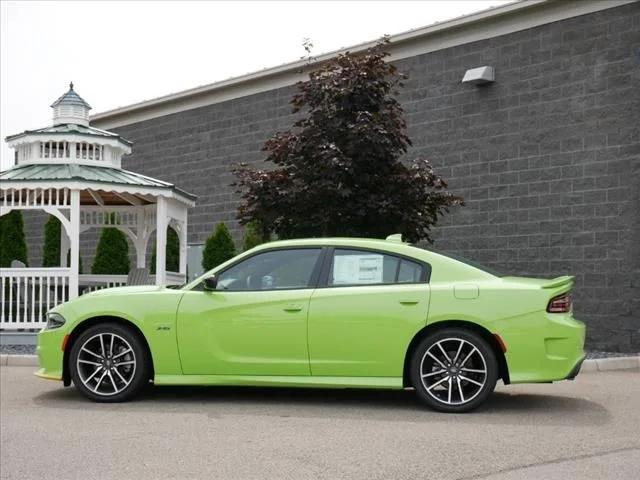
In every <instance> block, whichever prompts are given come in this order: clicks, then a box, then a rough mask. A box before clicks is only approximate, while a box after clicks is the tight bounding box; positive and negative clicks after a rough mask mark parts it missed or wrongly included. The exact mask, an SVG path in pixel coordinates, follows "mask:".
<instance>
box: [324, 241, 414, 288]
mask: <svg viewBox="0 0 640 480" xmlns="http://www.w3.org/2000/svg"><path fill="white" fill-rule="evenodd" d="M422 273H423V266H422V265H421V264H419V263H418V262H412V261H411V260H406V259H404V258H400V257H396V256H394V255H387V254H384V253H378V252H369V251H366V250H351V249H348V250H347V249H336V250H335V251H334V253H333V260H332V262H331V268H330V271H329V278H328V285H329V286H341V285H384V284H392V283H417V282H420V281H422V277H423V275H422Z"/></svg>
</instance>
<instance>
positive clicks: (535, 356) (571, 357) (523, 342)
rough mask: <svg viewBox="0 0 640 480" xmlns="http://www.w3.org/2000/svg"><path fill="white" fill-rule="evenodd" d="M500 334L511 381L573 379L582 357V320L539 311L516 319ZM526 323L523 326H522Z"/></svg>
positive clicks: (583, 355) (583, 328)
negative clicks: (515, 325) (505, 348)
mask: <svg viewBox="0 0 640 480" xmlns="http://www.w3.org/2000/svg"><path fill="white" fill-rule="evenodd" d="M517 323H518V326H517V327H514V328H508V329H507V331H506V332H505V333H504V335H501V336H502V338H503V339H504V340H505V343H506V344H507V347H508V351H507V353H506V355H505V357H506V360H507V366H508V368H509V377H510V380H511V383H529V382H552V381H557V380H566V379H572V378H575V376H576V375H577V374H578V372H579V371H580V367H581V366H582V362H583V361H584V359H585V352H584V342H585V334H586V329H585V325H584V323H582V322H580V321H578V320H576V319H575V318H573V316H572V315H571V314H570V313H568V314H549V313H546V312H538V313H535V314H531V315H528V316H526V318H522V317H521V318H519V319H518V322H517ZM525 325H526V327H525Z"/></svg>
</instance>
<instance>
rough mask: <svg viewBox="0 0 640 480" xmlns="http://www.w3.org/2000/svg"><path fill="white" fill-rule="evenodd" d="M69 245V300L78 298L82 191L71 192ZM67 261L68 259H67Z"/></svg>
mask: <svg viewBox="0 0 640 480" xmlns="http://www.w3.org/2000/svg"><path fill="white" fill-rule="evenodd" d="M68 233H69V244H70V247H71V254H70V262H69V269H70V270H71V271H70V274H69V299H72V298H75V297H77V296H78V282H79V276H78V270H79V268H80V191H79V190H71V204H70V214H69V232H68ZM65 260H66V259H65Z"/></svg>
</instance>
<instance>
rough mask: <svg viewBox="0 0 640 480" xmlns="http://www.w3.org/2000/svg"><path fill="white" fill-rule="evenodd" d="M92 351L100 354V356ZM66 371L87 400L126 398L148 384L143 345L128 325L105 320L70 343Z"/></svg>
mask: <svg viewBox="0 0 640 480" xmlns="http://www.w3.org/2000/svg"><path fill="white" fill-rule="evenodd" d="M111 339H113V344H111ZM101 343H106V345H103V346H102V345H101ZM83 347H85V349H83ZM123 352H124V353H123ZM96 353H97V354H104V355H103V357H102V359H100V358H98V355H95V354H96ZM131 362H133V363H131ZM69 371H70V372H71V379H72V380H73V383H74V385H75V386H76V388H77V389H78V390H79V391H80V393H82V394H83V395H84V396H85V397H87V398H88V399H89V400H93V401H94V402H108V403H115V402H124V401H127V400H130V399H131V398H133V397H134V396H136V395H137V394H138V393H140V391H141V390H142V389H143V388H145V387H146V386H147V385H148V384H149V378H150V372H151V364H150V360H149V355H148V352H147V349H146V347H145V345H144V344H143V343H142V341H141V340H140V337H139V336H138V335H137V334H136V333H134V331H133V330H132V329H131V328H128V327H126V326H123V325H120V324H118V323H112V322H105V323H99V324H97V325H93V326H91V327H89V328H88V329H87V330H85V331H84V332H82V334H80V336H79V337H78V338H77V340H76V341H75V342H74V343H73V347H72V349H71V354H70V355H69ZM103 373H104V375H103ZM92 375H93V376H92ZM99 378H100V382H98V379H99Z"/></svg>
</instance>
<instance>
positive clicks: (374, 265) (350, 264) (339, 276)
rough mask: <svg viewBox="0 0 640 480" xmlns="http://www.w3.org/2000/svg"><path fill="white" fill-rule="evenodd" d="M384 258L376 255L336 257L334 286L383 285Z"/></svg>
mask: <svg viewBox="0 0 640 480" xmlns="http://www.w3.org/2000/svg"><path fill="white" fill-rule="evenodd" d="M382 260H383V256H382V255H376V254H363V255H336V256H335V257H334V259H333V282H332V283H333V285H350V284H359V283H382V266H383V261H382Z"/></svg>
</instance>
